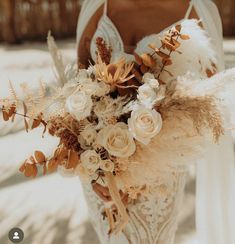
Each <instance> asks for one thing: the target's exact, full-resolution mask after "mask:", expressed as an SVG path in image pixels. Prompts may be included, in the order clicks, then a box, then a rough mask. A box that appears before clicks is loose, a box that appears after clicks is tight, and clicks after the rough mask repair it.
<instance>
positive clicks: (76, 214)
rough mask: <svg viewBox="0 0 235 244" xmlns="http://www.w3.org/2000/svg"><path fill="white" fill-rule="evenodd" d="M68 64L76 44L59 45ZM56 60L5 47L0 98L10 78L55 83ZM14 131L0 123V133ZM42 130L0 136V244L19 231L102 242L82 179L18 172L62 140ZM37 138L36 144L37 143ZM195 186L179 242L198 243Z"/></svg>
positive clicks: (229, 51)
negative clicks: (38, 151)
mask: <svg viewBox="0 0 235 244" xmlns="http://www.w3.org/2000/svg"><path fill="white" fill-rule="evenodd" d="M58 44H59V47H60V48H61V49H62V52H63V54H64V57H65V61H66V62H67V61H69V60H74V59H75V55H76V53H75V51H74V48H75V42H74V40H68V41H65V42H59V43H58ZM224 48H225V53H226V63H227V67H232V66H235V41H233V40H226V41H225V43H224ZM51 67H52V66H51V59H50V56H49V54H48V52H47V48H46V45H44V44H40V43H39V44H25V45H22V46H13V47H12V46H11V47H8V46H0V96H4V95H7V93H8V80H11V81H12V83H13V84H14V86H15V87H16V89H17V90H20V85H19V84H20V83H22V82H26V83H27V84H29V85H30V87H32V88H33V89H35V88H36V87H37V85H38V81H39V79H41V80H44V81H49V80H52V77H53V70H52V68H51ZM10 129H11V128H9V127H7V126H6V125H5V124H1V123H0V134H4V133H6V132H7V131H8V130H10ZM40 135H41V131H39V130H36V131H34V132H32V133H30V134H26V133H25V132H24V131H19V132H17V133H15V134H11V135H7V136H2V137H1V138H0V244H7V243H10V242H9V240H8V237H7V235H8V232H9V230H10V229H11V228H13V227H16V226H17V227H20V228H21V229H23V230H24V232H25V239H24V241H23V242H22V243H23V244H41V243H43V244H98V243H99V241H98V239H97V236H96V234H95V232H94V230H93V228H92V226H91V224H90V223H89V218H88V211H87V207H86V203H85V200H84V196H83V193H82V190H81V185H80V182H79V180H78V179H77V178H63V177H61V176H60V175H50V176H47V177H44V178H40V177H39V178H38V179H36V180H27V179H25V178H24V177H23V176H21V175H20V174H19V173H18V166H19V163H20V162H22V161H23V160H24V159H25V158H26V157H27V156H28V155H30V153H31V152H32V151H33V149H35V148H37V149H41V150H44V151H45V152H47V153H48V154H49V152H50V151H51V150H52V148H53V146H55V145H56V143H57V141H55V140H54V139H51V138H46V139H44V140H39V139H38V138H40ZM35 138H37V140H35ZM194 188H195V183H194V181H193V180H191V181H189V184H188V185H187V188H186V196H185V201H184V204H185V206H184V207H183V209H184V211H183V212H182V216H181V220H180V227H179V230H178V233H177V238H176V244H194V243H196V235H195V217H194V202H195V201H194V200H195V197H194Z"/></svg>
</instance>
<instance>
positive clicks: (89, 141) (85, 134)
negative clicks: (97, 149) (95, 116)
mask: <svg viewBox="0 0 235 244" xmlns="http://www.w3.org/2000/svg"><path fill="white" fill-rule="evenodd" d="M96 137H97V132H96V130H95V128H94V127H93V126H92V125H88V126H87V127H86V128H85V129H84V130H83V131H82V132H81V133H80V135H79V137H78V141H79V143H80V144H81V146H82V148H84V149H85V148H87V147H89V146H91V145H93V144H94V142H95V141H96Z"/></svg>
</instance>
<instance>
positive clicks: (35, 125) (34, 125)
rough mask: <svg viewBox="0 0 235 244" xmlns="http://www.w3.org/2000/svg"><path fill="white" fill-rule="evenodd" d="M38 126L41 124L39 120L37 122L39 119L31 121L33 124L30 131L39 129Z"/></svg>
mask: <svg viewBox="0 0 235 244" xmlns="http://www.w3.org/2000/svg"><path fill="white" fill-rule="evenodd" d="M40 124H41V120H39V119H34V120H33V124H32V127H31V129H32V130H33V129H35V128H37V127H39V125H40Z"/></svg>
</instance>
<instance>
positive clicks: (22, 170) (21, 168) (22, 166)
mask: <svg viewBox="0 0 235 244" xmlns="http://www.w3.org/2000/svg"><path fill="white" fill-rule="evenodd" d="M25 168H26V166H25V162H24V163H23V164H22V165H21V166H20V168H19V171H20V172H22V173H23V172H24V171H25Z"/></svg>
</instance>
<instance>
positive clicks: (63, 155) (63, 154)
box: [56, 148, 69, 161]
mask: <svg viewBox="0 0 235 244" xmlns="http://www.w3.org/2000/svg"><path fill="white" fill-rule="evenodd" d="M68 154H69V151H68V149H66V148H60V149H59V150H58V153H57V155H56V157H57V158H58V160H59V161H63V160H65V159H68Z"/></svg>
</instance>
